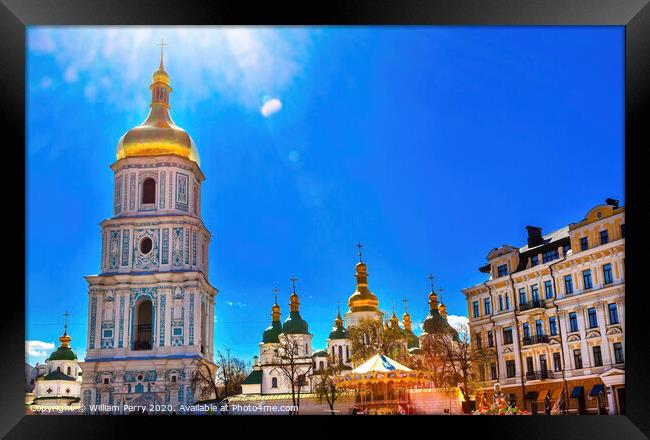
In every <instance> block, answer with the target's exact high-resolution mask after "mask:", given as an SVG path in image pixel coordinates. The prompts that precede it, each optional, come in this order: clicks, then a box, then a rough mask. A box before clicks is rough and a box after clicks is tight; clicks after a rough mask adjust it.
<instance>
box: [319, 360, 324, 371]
mask: <svg viewBox="0 0 650 440" xmlns="http://www.w3.org/2000/svg"><path fill="white" fill-rule="evenodd" d="M318 369H319V370H321V371H322V370H324V369H325V362H323V361H319V362H318Z"/></svg>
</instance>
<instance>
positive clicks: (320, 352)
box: [312, 350, 327, 357]
mask: <svg viewBox="0 0 650 440" xmlns="http://www.w3.org/2000/svg"><path fill="white" fill-rule="evenodd" d="M312 357H327V351H325V350H318V351H315V352H314V354H312Z"/></svg>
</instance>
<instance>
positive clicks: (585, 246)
mask: <svg viewBox="0 0 650 440" xmlns="http://www.w3.org/2000/svg"><path fill="white" fill-rule="evenodd" d="M587 249H589V239H588V238H587V237H582V238H581V239H580V250H581V251H586V250H587Z"/></svg>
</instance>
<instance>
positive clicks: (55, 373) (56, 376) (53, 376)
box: [43, 370, 76, 382]
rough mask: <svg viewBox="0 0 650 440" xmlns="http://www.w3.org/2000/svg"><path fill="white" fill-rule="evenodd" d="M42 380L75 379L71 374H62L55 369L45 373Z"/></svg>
mask: <svg viewBox="0 0 650 440" xmlns="http://www.w3.org/2000/svg"><path fill="white" fill-rule="evenodd" d="M43 380H71V381H73V382H74V381H75V380H76V379H75V378H74V377H72V376H68V375H67V374H63V373H62V372H60V371H58V370H55V371H52V372H51V373H49V374H48V375H46V376H45V377H44V378H43Z"/></svg>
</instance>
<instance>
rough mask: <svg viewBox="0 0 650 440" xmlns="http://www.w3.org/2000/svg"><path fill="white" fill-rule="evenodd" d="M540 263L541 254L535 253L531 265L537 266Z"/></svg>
mask: <svg viewBox="0 0 650 440" xmlns="http://www.w3.org/2000/svg"><path fill="white" fill-rule="evenodd" d="M538 264H539V256H537V255H533V256H532V257H530V267H533V266H537V265H538Z"/></svg>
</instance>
